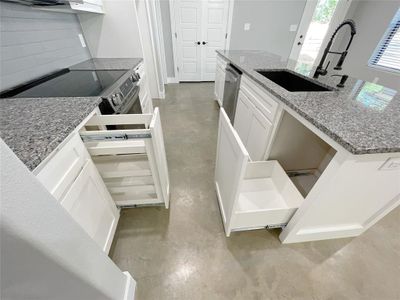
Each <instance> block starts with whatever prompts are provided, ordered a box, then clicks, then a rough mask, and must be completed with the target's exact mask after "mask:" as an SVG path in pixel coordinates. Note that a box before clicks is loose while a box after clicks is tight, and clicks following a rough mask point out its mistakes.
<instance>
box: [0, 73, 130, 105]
mask: <svg viewBox="0 0 400 300" xmlns="http://www.w3.org/2000/svg"><path fill="white" fill-rule="evenodd" d="M126 72H127V70H96V71H92V70H79V71H75V70H69V69H64V70H61V71H59V72H57V73H54V74H52V75H49V76H46V77H42V78H40V79H38V80H34V81H32V82H29V83H26V84H24V85H21V86H18V87H15V88H13V89H10V90H7V91H4V92H2V93H1V94H0V97H1V98H32V97H90V96H99V95H101V93H102V92H103V91H104V90H105V89H107V88H108V87H110V86H111V85H112V84H114V83H115V82H116V81H117V80H118V79H119V78H120V77H121V76H122V75H124V74H125V73H126Z"/></svg>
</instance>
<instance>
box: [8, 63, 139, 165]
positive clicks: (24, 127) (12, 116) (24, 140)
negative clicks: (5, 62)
mask: <svg viewBox="0 0 400 300" xmlns="http://www.w3.org/2000/svg"><path fill="white" fill-rule="evenodd" d="M141 61H142V59H141V58H122V59H119V58H105V59H102V58H100V59H90V60H86V61H84V62H82V63H79V64H77V65H74V66H71V67H70V69H71V70H79V69H80V70H93V69H99V70H100V69H102V70H128V69H132V68H135V67H136V66H137V65H138V64H139V63H140V62H141ZM122 79H123V77H121V79H119V80H122ZM100 102H101V98H100V97H76V98H75V97H57V98H12V99H11V98H9V99H0V137H1V138H2V139H3V140H4V142H5V143H6V144H7V145H8V146H9V147H10V148H11V149H12V150H13V151H14V153H15V154H16V155H17V156H18V157H19V159H21V160H22V162H23V163H25V165H26V166H27V167H28V168H29V169H30V170H31V171H32V170H34V169H35V168H36V167H37V166H38V165H39V164H40V163H41V162H42V161H43V160H44V159H45V158H46V157H47V156H48V155H49V154H50V153H51V152H52V151H53V150H54V149H55V148H56V147H57V146H58V145H59V144H60V143H61V142H63V141H64V139H65V138H66V137H67V136H68V135H69V134H70V133H71V132H72V131H73V130H74V129H75V128H76V127H77V126H78V125H79V124H80V123H81V122H82V121H83V120H84V119H85V118H86V117H87V116H88V115H89V114H90V113H91V112H92V111H93V110H94V109H95V108H96V107H97V106H98V105H99V104H100Z"/></svg>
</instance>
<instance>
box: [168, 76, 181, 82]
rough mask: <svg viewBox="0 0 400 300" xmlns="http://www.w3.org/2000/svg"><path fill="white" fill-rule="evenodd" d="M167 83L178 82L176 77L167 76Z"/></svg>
mask: <svg viewBox="0 0 400 300" xmlns="http://www.w3.org/2000/svg"><path fill="white" fill-rule="evenodd" d="M167 83H179V79H178V77H167Z"/></svg>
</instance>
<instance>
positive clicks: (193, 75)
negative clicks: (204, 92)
mask: <svg viewBox="0 0 400 300" xmlns="http://www.w3.org/2000/svg"><path fill="white" fill-rule="evenodd" d="M174 4H175V14H174V18H175V24H176V35H175V37H176V41H177V49H176V50H177V54H178V55H177V57H178V68H177V70H178V74H179V80H180V81H199V80H201V26H202V25H201V23H202V1H197V0H194V1H189V0H177V1H174Z"/></svg>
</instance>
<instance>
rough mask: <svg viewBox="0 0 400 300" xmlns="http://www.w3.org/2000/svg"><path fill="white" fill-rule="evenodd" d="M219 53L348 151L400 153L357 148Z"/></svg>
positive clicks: (357, 152) (361, 153)
mask: <svg viewBox="0 0 400 300" xmlns="http://www.w3.org/2000/svg"><path fill="white" fill-rule="evenodd" d="M216 52H217V54H218V55H220V56H221V57H222V58H223V59H224V60H225V61H226V62H227V63H231V64H233V65H234V66H235V67H236V68H238V69H239V70H240V71H242V72H243V73H244V74H246V75H247V76H248V77H250V78H251V79H252V80H253V81H255V82H256V83H257V84H258V85H260V86H261V87H262V88H263V89H264V90H266V91H267V92H268V93H270V94H271V95H272V96H274V98H276V99H277V100H278V101H280V102H282V103H283V104H284V105H286V106H288V107H289V108H290V109H292V110H293V111H294V112H296V113H297V114H299V115H300V116H301V117H302V118H304V119H305V120H306V121H307V122H309V123H310V124H311V125H313V126H314V127H316V129H318V130H319V131H321V132H322V133H324V134H326V135H327V136H328V137H329V138H331V139H332V140H333V141H335V142H336V143H337V144H339V145H340V146H341V147H342V148H343V149H344V150H346V151H348V152H349V153H351V154H354V155H364V154H385V153H399V152H400V148H396V147H395V148H389V149H388V148H375V149H362V148H356V147H354V146H353V145H351V144H350V143H348V142H347V141H346V140H344V139H343V138H342V137H340V136H339V135H337V134H335V133H334V132H332V131H331V130H329V129H327V128H326V127H325V126H324V125H322V124H320V123H318V122H315V120H314V119H313V118H310V117H309V116H308V115H307V114H306V113H304V112H303V111H302V110H300V109H299V108H297V107H296V106H295V105H293V104H292V103H290V101H288V100H286V99H285V98H284V97H282V96H281V95H280V94H279V93H278V92H276V91H274V90H273V89H271V88H269V87H267V86H265V84H264V83H263V82H262V81H260V80H259V79H258V78H257V77H255V76H254V75H253V74H251V73H250V72H249V71H248V70H246V69H245V68H243V67H242V66H240V65H239V64H237V63H236V62H235V61H233V60H232V59H230V58H229V57H227V56H226V54H225V53H224V52H223V51H222V50H216Z"/></svg>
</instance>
